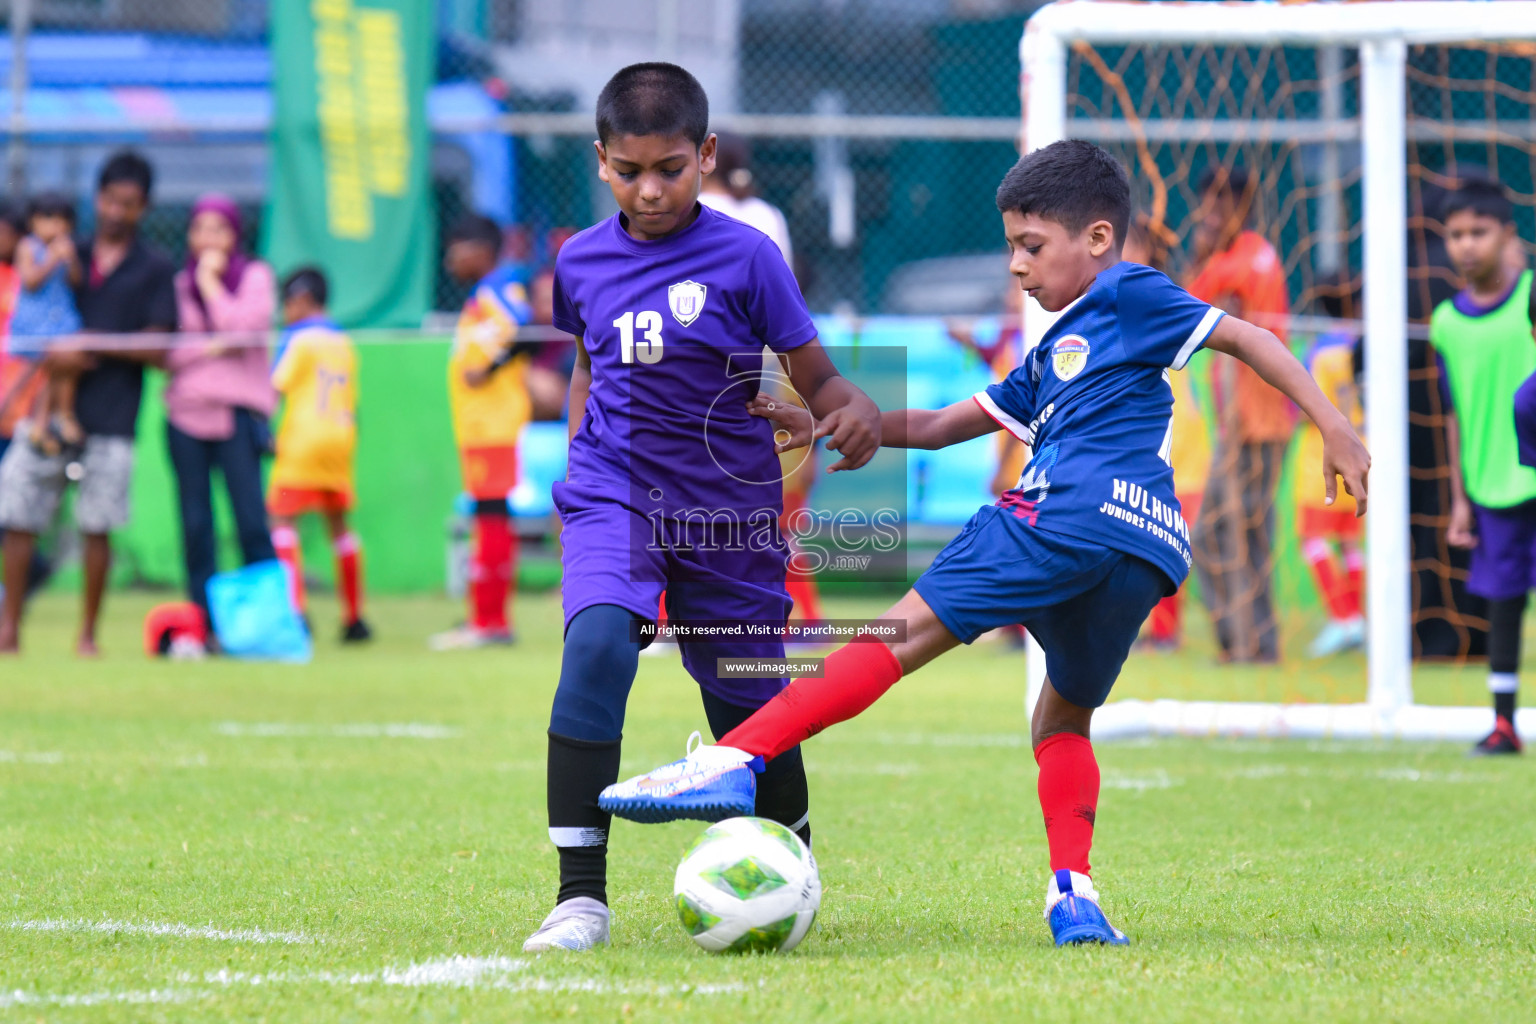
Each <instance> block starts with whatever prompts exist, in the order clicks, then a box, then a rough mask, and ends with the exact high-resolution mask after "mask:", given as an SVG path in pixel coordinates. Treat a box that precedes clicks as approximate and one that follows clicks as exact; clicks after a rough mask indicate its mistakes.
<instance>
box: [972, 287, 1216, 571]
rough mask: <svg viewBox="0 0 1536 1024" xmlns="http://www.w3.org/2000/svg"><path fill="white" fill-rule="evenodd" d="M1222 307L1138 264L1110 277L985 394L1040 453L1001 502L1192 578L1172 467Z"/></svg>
mask: <svg viewBox="0 0 1536 1024" xmlns="http://www.w3.org/2000/svg"><path fill="white" fill-rule="evenodd" d="M1221 317H1222V312H1221V310H1219V309H1217V308H1216V307H1214V306H1212V305H1210V304H1209V303H1206V302H1201V301H1200V300H1199V299H1196V298H1195V297H1194V296H1192V295H1190V294H1189V293H1188V292H1186V291H1185V290H1184V289H1182V288H1180V287H1179V286H1178V285H1176V284H1174V283H1173V282H1172V281H1170V280H1169V279H1168V277H1167V276H1166V275H1165V274H1162V273H1160V272H1159V271H1156V270H1153V269H1151V268H1150V267H1144V266H1141V265H1140V264H1136V263H1117V264H1116V265H1115V266H1113V267H1110V268H1109V269H1108V270H1105V271H1103V272H1101V273H1100V274H1099V276H1098V277H1097V278H1096V279H1095V280H1094V282H1093V284H1092V285H1091V286H1090V287H1089V289H1088V291H1087V292H1085V293H1084V294H1083V295H1082V296H1081V297H1079V298H1078V299H1077V301H1075V302H1073V303H1072V304H1071V305H1069V306H1068V307H1067V308H1066V309H1064V310H1062V312H1061V315H1060V316H1059V317H1058V318H1057V320H1056V323H1055V324H1053V325H1052V326H1051V328H1050V330H1048V331H1046V333H1045V337H1044V338H1042V339H1041V341H1040V344H1039V345H1038V346H1037V347H1036V348H1034V349H1032V350H1031V351H1030V352H1029V353H1027V354H1026V355H1025V357H1024V362H1023V364H1022V365H1021V366H1020V367H1019V368H1018V369H1016V370H1014V371H1013V372H1012V373H1010V374H1009V375H1008V376H1007V377H1006V378H1005V379H1003V380H1002V381H1001V382H999V383H997V384H993V385H992V386H991V387H989V388H987V390H985V391H983V392H980V393H979V394H977V395H976V401H977V403H978V404H980V405H981V407H982V408H983V409H984V410H986V412H987V414H988V415H990V416H991V417H992V418H993V419H995V420H996V421H997V422H998V423H999V424H1000V425H1001V426H1002V427H1003V428H1005V429H1006V430H1008V432H1009V433H1011V434H1013V435H1014V436H1015V437H1017V438H1018V439H1019V440H1021V441H1023V442H1024V443H1025V444H1027V445H1029V446H1030V447H1031V449H1033V455H1032V457H1031V458H1030V461H1029V463H1028V464H1027V465H1026V466H1025V467H1024V473H1023V475H1022V476H1021V477H1020V479H1019V483H1018V486H1016V487H1015V488H1014V489H1012V490H1010V491H1008V492H1007V493H1006V494H1004V495H1003V496H1002V497H1001V498H999V499H998V504H999V505H1000V506H1002V507H1003V508H1006V509H1009V510H1010V511H1011V512H1012V513H1013V514H1014V515H1015V516H1017V517H1018V518H1020V519H1023V520H1024V521H1026V522H1028V523H1029V524H1030V525H1031V526H1033V527H1035V528H1036V529H1039V530H1045V531H1048V532H1050V533H1053V534H1057V535H1060V536H1066V537H1071V538H1075V539H1077V540H1079V541H1081V542H1082V543H1085V544H1101V545H1103V546H1105V547H1109V548H1114V549H1116V550H1119V551H1124V552H1127V553H1128V554H1132V555H1136V556H1138V557H1140V558H1144V559H1146V560H1147V561H1149V562H1151V563H1152V564H1153V565H1156V566H1157V567H1159V568H1160V569H1162V570H1163V571H1164V572H1166V573H1167V574H1168V577H1169V578H1170V579H1171V580H1173V582H1174V583H1180V582H1182V581H1183V580H1184V577H1185V576H1187V575H1188V574H1189V565H1190V552H1189V525H1188V524H1187V523H1185V521H1184V517H1183V516H1182V515H1181V514H1180V511H1179V503H1178V499H1176V498H1175V497H1174V493H1173V466H1172V465H1171V464H1170V463H1169V449H1170V446H1171V438H1172V434H1171V429H1170V428H1171V425H1172V419H1173V392H1172V390H1171V389H1170V387H1169V385H1168V377H1167V371H1168V370H1169V369H1170V368H1172V369H1175V370H1179V369H1183V367H1184V365H1185V364H1186V363H1188V362H1189V359H1190V357H1191V356H1192V355H1194V354H1195V352H1197V351H1199V349H1200V346H1201V345H1203V344H1205V340H1206V339H1207V338H1209V337H1210V334H1211V331H1212V330H1213V329H1214V328H1215V327H1216V324H1217V322H1218V321H1219V320H1220V319H1221Z"/></svg>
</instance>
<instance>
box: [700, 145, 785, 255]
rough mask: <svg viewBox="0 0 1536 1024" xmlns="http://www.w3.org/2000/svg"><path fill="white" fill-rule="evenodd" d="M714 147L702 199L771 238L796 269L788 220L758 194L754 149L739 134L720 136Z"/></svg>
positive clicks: (710, 205)
mask: <svg viewBox="0 0 1536 1024" xmlns="http://www.w3.org/2000/svg"><path fill="white" fill-rule="evenodd" d="M716 138H717V139H718V140H719V141H718V142H717V143H716V146H715V170H714V173H713V174H707V175H705V176H704V183H703V185H701V186H700V190H699V202H701V203H703V204H704V205H705V206H707V207H709V208H710V209H712V210H718V211H719V212H721V213H723V214H725V215H726V216H728V217H734V218H736V219H737V220H739V221H741V222H742V223H743V224H750V225H752V226H753V227H754V228H757V230H759V231H761V232H762V233H763V234H765V235H767V236H768V237H769V238H771V239H773V244H774V245H776V246H778V247H779V251H780V252H782V253H783V254H784V262H785V263H788V264H789V266H790V269H794V266H795V260H794V250H793V249H791V247H790V243H789V221H787V220H785V219H784V214H783V212H782V211H780V210H779V208H778V207H777V206H774V205H773V204H772V203H770V202H768V200H766V199H763V198H762V197H760V196H759V195H758V194H757V176H756V175H755V174H753V173H752V149H751V147H750V146H748V145H747V140H746V139H743V138H742V137H741V136H739V135H729V134H724V135H718V136H716Z"/></svg>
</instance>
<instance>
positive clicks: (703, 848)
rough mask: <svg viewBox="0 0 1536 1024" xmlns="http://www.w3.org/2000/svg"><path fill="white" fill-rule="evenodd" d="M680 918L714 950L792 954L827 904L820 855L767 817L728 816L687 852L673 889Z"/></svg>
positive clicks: (705, 832)
mask: <svg viewBox="0 0 1536 1024" xmlns="http://www.w3.org/2000/svg"><path fill="white" fill-rule="evenodd" d="M672 895H673V896H674V897H675V898H676V900H677V916H678V917H679V918H681V919H682V922H683V930H684V931H686V932H687V933H688V934H689V935H691V936H692V937H693V941H694V942H697V943H698V944H699V945H700V946H703V947H704V948H705V949H707V950H709V951H710V952H711V953H723V952H727V951H729V952H737V953H745V952H755V953H771V952H775V951H779V952H788V951H789V950H791V949H794V948H795V947H796V946H797V945H799V944H800V940H801V939H803V938H805V933H806V932H808V931H810V930H811V922H813V921H815V920H816V911H817V910H818V909H820V907H821V875H820V874H819V873H818V872H817V871H816V858H815V857H813V856H811V851H810V849H809V848H808V847H807V846H806V845H805V844H804V843H802V842H801V841H800V837H799V836H797V835H795V834H794V833H793V832H791V831H790V830H789V829H787V828H785V827H784V826H783V825H780V824H779V823H778V822H776V821H769V820H768V819H767V818H727V819H726V820H725V821H721V822H717V823H716V824H713V825H711V826H709V828H707V829H705V830H704V834H703V835H701V836H699V838H698V839H697V840H695V841H694V844H693V845H692V846H691V847H689V848H688V852H687V853H686V854H684V855H683V862H682V863H681V864H679V865H678V866H677V881H676V882H675V883H674V885H673V887H672Z"/></svg>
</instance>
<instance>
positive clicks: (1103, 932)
mask: <svg viewBox="0 0 1536 1024" xmlns="http://www.w3.org/2000/svg"><path fill="white" fill-rule="evenodd" d="M1045 919H1046V921H1047V922H1049V924H1050V926H1051V934H1052V935H1053V936H1055V938H1056V945H1058V946H1075V945H1078V944H1080V943H1084V942H1097V943H1100V944H1102V945H1105V946H1129V945H1130V944H1131V940H1130V939H1128V938H1126V937H1125V933H1124V932H1122V931H1121V930H1120V929H1118V928H1116V927H1115V926H1114V925H1112V924H1110V923H1109V919H1108V918H1106V917H1105V916H1104V911H1102V910H1100V909H1099V894H1098V892H1096V891H1095V890H1094V888H1093V882H1092V881H1091V880H1090V879H1089V878H1088V876H1087V875H1080V874H1078V873H1077V872H1075V871H1068V870H1066V869H1065V868H1063V869H1061V870H1060V871H1056V872H1053V873H1052V875H1051V884H1050V886H1049V887H1048V888H1047V889H1046V891H1045Z"/></svg>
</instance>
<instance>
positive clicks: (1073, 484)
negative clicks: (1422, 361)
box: [599, 141, 1370, 945]
mask: <svg viewBox="0 0 1536 1024" xmlns="http://www.w3.org/2000/svg"><path fill="white" fill-rule="evenodd" d="M997 206H998V209H999V210H1000V211H1001V212H1002V216H1003V229H1004V233H1005V234H1006V236H1007V240H1008V248H1009V251H1010V253H1011V257H1010V265H1009V269H1010V270H1011V271H1012V272H1013V275H1014V277H1015V278H1017V279H1018V283H1019V286H1020V287H1021V288H1022V289H1023V290H1024V291H1025V292H1026V293H1027V294H1029V295H1032V296H1034V297H1035V299H1036V300H1038V301H1039V303H1040V305H1041V306H1042V307H1044V308H1045V309H1047V310H1050V311H1060V312H1061V317H1060V318H1059V319H1058V320H1057V322H1056V323H1055V324H1054V325H1053V326H1052V327H1051V328H1050V330H1048V331H1047V332H1046V334H1045V336H1044V338H1042V340H1041V342H1040V344H1039V346H1038V347H1036V348H1035V349H1033V350H1032V351H1031V352H1029V353H1028V354H1026V356H1025V359H1024V363H1023V365H1022V366H1020V367H1019V368H1018V369H1016V370H1014V371H1013V372H1012V373H1011V374H1009V376H1008V377H1007V379H1005V380H1004V381H1002V382H1001V383H998V384H993V385H992V386H991V387H989V388H987V389H986V390H985V391H983V392H981V393H979V394H977V395H976V396H975V397H974V399H968V400H966V401H964V402H959V403H957V404H955V405H952V406H950V407H949V408H947V409H941V410H937V411H928V410H922V409H904V410H900V411H897V412H887V413H885V414H884V416H883V417H882V423H881V434H882V443H883V444H885V445H887V446H890V447H897V448H929V449H934V448H943V447H946V446H948V445H952V444H959V443H961V442H963V441H966V440H969V439H971V438H974V437H979V436H981V435H983V434H987V433H991V432H992V431H995V430H997V429H998V428H999V427H1001V428H1003V429H1005V430H1007V431H1008V432H1009V433H1011V434H1012V435H1013V436H1014V437H1016V438H1018V439H1019V440H1020V441H1022V442H1024V443H1025V444H1026V445H1029V446H1030V447H1031V448H1032V449H1033V456H1032V458H1031V459H1030V461H1029V463H1028V464H1027V465H1026V467H1025V470H1024V474H1023V476H1022V477H1021V478H1020V480H1019V482H1018V484H1017V486H1015V487H1014V488H1013V489H1012V490H1009V491H1008V492H1006V493H1005V494H1003V496H1002V497H1001V498H1000V499H998V502H997V504H995V505H992V506H989V507H987V508H983V509H982V510H981V511H979V512H978V513H977V514H976V516H975V517H974V518H973V519H972V520H971V521H970V523H968V524H967V525H966V527H965V529H964V530H962V531H961V533H960V535H959V536H957V537H956V538H955V539H954V540H953V541H951V542H950V543H949V545H948V546H947V547H946V548H945V549H944V550H943V551H942V552H941V553H940V554H939V556H938V558H937V559H935V560H934V562H933V565H932V566H931V567H930V568H929V569H928V571H927V572H925V573H924V574H923V575H922V576H921V577H920V578H919V579H918V581H917V583H916V585H915V586H914V587H913V589H912V590H911V591H910V592H908V594H907V595H906V597H904V598H902V600H901V601H899V602H898V603H897V604H896V606H895V607H894V608H892V609H891V610H890V611H888V612H886V613H885V615H884V616H882V619H884V620H890V619H901V620H904V621H905V622H906V627H907V628H906V638H905V639H904V640H903V641H901V642H899V643H892V644H889V645H887V644H886V643H884V642H882V641H878V640H874V639H873V638H872V637H871V638H870V640H871V642H866V643H853V644H849V645H848V646H846V647H843V648H841V649H840V650H838V651H836V652H834V653H833V654H832V655H830V656H829V657H828V658H827V660H826V665H825V677H824V678H821V679H797V680H795V681H794V682H793V683H791V684H790V685H789V686H788V687H786V688H785V689H784V691H783V692H782V693H780V694H779V695H778V696H777V697H775V698H774V699H773V700H771V701H769V702H768V703H767V704H766V705H764V707H763V708H762V710H760V711H759V712H758V713H757V714H755V715H753V716H752V717H751V718H750V719H748V720H747V721H746V722H745V723H744V724H742V725H741V726H739V727H738V728H736V729H734V730H732V731H731V732H730V733H728V734H726V735H725V736H724V737H723V738H722V739H721V740H720V745H718V746H706V747H700V748H698V749H697V750H695V751H693V752H692V753H691V754H690V755H689V756H688V757H686V758H684V759H682V760H681V761H677V762H674V763H673V764H670V765H666V766H664V767H662V768H659V769H657V770H656V771H653V772H651V773H650V774H649V775H647V776H641V777H639V778H637V779H632V780H629V781H628V782H625V783H622V784H619V785H616V786H613V787H611V788H610V789H609V790H607V791H605V792H604V794H603V796H602V798H601V800H600V801H599V802H600V804H601V806H603V807H605V808H607V809H609V810H611V811H613V812H614V813H616V814H619V815H621V816H623V817H631V818H634V819H636V820H640V821H663V820H671V819H675V818H685V817H702V818H706V819H708V818H714V817H728V816H731V815H734V814H751V813H752V809H753V788H754V783H755V775H754V771H753V769H755V768H756V767H757V764H758V763H759V761H760V760H761V761H766V762H767V764H768V765H769V767H771V766H772V764H773V763H774V758H775V757H777V756H778V753H779V751H781V750H785V749H788V748H789V747H791V746H793V745H794V744H797V743H799V742H800V741H801V740H804V739H806V738H808V737H810V736H813V735H815V734H816V733H817V732H820V731H821V730H822V729H824V728H826V727H827V726H828V725H832V724H833V723H836V722H840V721H844V720H845V719H848V718H851V717H853V716H854V715H857V714H859V713H860V712H861V711H863V710H864V709H865V708H867V707H868V706H869V705H870V704H872V703H874V701H875V700H876V699H878V698H879V697H880V695H881V694H883V693H884V692H885V691H886V690H887V689H889V688H890V687H891V686H892V685H893V684H894V683H895V682H896V681H897V680H898V679H900V678H901V677H902V676H903V675H904V674H906V673H910V672H913V671H915V670H916V669H918V668H920V667H921V666H923V665H925V664H927V663H928V662H930V661H932V660H933V659H934V658H936V657H938V656H939V655H941V654H943V653H944V652H946V651H948V650H951V649H953V648H954V647H956V646H957V645H959V644H961V643H970V642H971V641H973V640H975V639H976V637H978V636H980V635H981V634H982V633H984V632H986V631H987V630H989V629H993V628H995V627H998V626H1002V625H1006V624H1010V623H1019V622H1022V623H1023V624H1024V625H1025V627H1026V628H1028V629H1029V631H1030V633H1031V634H1032V635H1033V636H1034V637H1035V638H1036V639H1037V640H1038V641H1039V642H1040V644H1041V646H1042V647H1044V648H1045V656H1046V666H1047V676H1046V680H1045V684H1044V688H1043V690H1042V692H1041V695H1040V701H1039V703H1038V704H1037V705H1036V706H1035V711H1034V721H1033V723H1032V727H1031V732H1032V740H1033V745H1034V753H1035V759H1036V761H1037V762H1038V764H1039V766H1040V776H1039V786H1038V788H1039V796H1040V806H1041V810H1042V812H1043V814H1044V817H1045V829H1046V837H1047V841H1048V844H1049V847H1050V866H1051V876H1050V880H1049V883H1048V886H1047V890H1046V909H1045V915H1046V919H1047V921H1048V922H1049V923H1050V927H1051V931H1052V934H1053V935H1054V937H1055V940H1056V943H1057V945H1065V944H1068V943H1081V942H1101V943H1110V944H1115V945H1121V944H1124V943H1125V942H1127V941H1128V940H1127V939H1126V938H1125V936H1124V934H1123V933H1121V932H1120V931H1119V930H1118V929H1115V928H1114V927H1112V926H1111V925H1110V924H1109V922H1108V920H1107V919H1106V918H1105V917H1104V914H1103V911H1102V910H1100V908H1099V905H1098V894H1097V893H1096V891H1095V890H1094V888H1093V885H1092V882H1091V881H1090V878H1089V865H1088V852H1089V848H1090V846H1091V844H1092V839H1093V825H1094V816H1095V813H1096V807H1097V803H1098V794H1099V769H1098V764H1097V762H1096V761H1095V759H1094V756H1093V748H1092V746H1091V744H1090V743H1089V741H1088V730H1089V724H1090V722H1091V721H1092V718H1093V712H1094V709H1095V708H1097V707H1099V706H1100V705H1101V704H1103V703H1104V701H1105V699H1106V698H1107V697H1108V695H1109V690H1110V687H1111V686H1113V685H1114V682H1115V678H1116V676H1117V675H1118V674H1119V672H1120V667H1121V665H1122V664H1124V662H1125V658H1126V655H1127V653H1128V652H1129V651H1130V648H1131V644H1132V642H1133V641H1134V640H1135V639H1136V634H1137V631H1138V630H1139V629H1140V628H1141V624H1142V621H1143V620H1144V619H1145V618H1146V616H1147V613H1148V612H1149V611H1151V609H1152V607H1153V605H1155V604H1156V603H1157V602H1158V601H1159V600H1160V599H1162V598H1163V597H1164V596H1165V595H1167V594H1169V593H1172V592H1173V591H1174V590H1175V589H1176V588H1177V586H1178V585H1179V583H1180V582H1181V581H1182V580H1183V579H1184V577H1185V575H1186V574H1187V573H1188V571H1189V562H1190V553H1189V529H1188V526H1187V524H1186V523H1185V522H1184V519H1183V517H1182V516H1181V515H1180V512H1179V506H1178V502H1177V500H1176V499H1175V497H1174V490H1173V469H1172V467H1171V466H1170V465H1169V464H1168V461H1167V460H1168V448H1169V423H1170V418H1171V413H1172V404H1173V396H1172V392H1171V391H1170V389H1169V386H1168V381H1167V377H1166V371H1167V370H1169V369H1179V368H1181V367H1183V366H1184V365H1185V364H1186V363H1187V362H1188V361H1189V358H1190V356H1192V355H1193V354H1194V353H1195V352H1196V351H1198V350H1199V349H1200V348H1201V347H1202V346H1203V347H1208V348H1211V349H1214V350H1216V351H1219V352H1226V353H1228V354H1230V355H1233V356H1236V357H1237V358H1238V359H1241V360H1242V361H1243V362H1245V363H1247V364H1248V365H1249V366H1252V367H1253V368H1254V369H1255V370H1256V371H1258V373H1259V375H1260V376H1261V377H1262V378H1263V379H1264V380H1266V381H1268V382H1269V383H1270V384H1271V385H1273V386H1274V387H1276V388H1279V389H1280V390H1281V391H1282V392H1284V393H1285V394H1286V395H1287V396H1289V397H1290V398H1291V399H1292V400H1294V401H1295V402H1296V404H1297V405H1299V406H1301V408H1302V409H1303V410H1305V411H1306V413H1307V415H1309V416H1310V417H1312V419H1313V421H1314V422H1315V423H1316V424H1317V425H1318V429H1319V430H1320V431H1321V432H1322V436H1323V446H1324V451H1323V465H1322V470H1323V478H1324V489H1325V491H1326V493H1327V495H1328V498H1329V499H1330V501H1331V500H1332V498H1333V497H1334V495H1335V493H1336V488H1337V480H1336V478H1337V477H1340V476H1342V477H1343V478H1344V487H1345V489H1346V490H1347V491H1348V492H1349V493H1350V494H1353V495H1354V496H1355V498H1356V501H1357V508H1358V510H1359V512H1361V513H1363V512H1364V511H1365V486H1366V471H1367V469H1368V467H1369V465H1370V457H1369V456H1368V455H1367V454H1366V450H1365V447H1364V445H1362V444H1361V443H1360V439H1359V438H1358V437H1356V436H1355V432H1354V430H1353V429H1352V428H1351V427H1350V425H1349V421H1348V420H1347V419H1345V418H1344V416H1343V414H1341V413H1340V412H1339V411H1338V410H1337V409H1335V408H1334V407H1333V405H1332V403H1330V402H1329V401H1328V399H1327V398H1326V397H1325V396H1324V395H1323V393H1322V392H1321V391H1320V390H1319V389H1318V387H1317V385H1316V384H1315V383H1314V382H1313V380H1312V378H1311V377H1310V376H1308V374H1307V372H1306V370H1305V369H1304V368H1303V367H1302V366H1301V364H1300V363H1299V362H1297V361H1296V359H1295V357H1294V356H1292V355H1291V353H1290V352H1289V350H1287V349H1286V347H1285V346H1284V345H1283V344H1281V343H1280V341H1279V340H1278V339H1277V338H1276V337H1275V336H1274V335H1273V334H1271V333H1270V332H1269V331H1267V330H1264V329H1263V328H1260V327H1255V326H1254V325H1252V324H1249V323H1247V322H1245V321H1243V320H1239V319H1238V318H1236V317H1232V316H1224V315H1223V313H1222V312H1221V310H1219V309H1216V308H1215V307H1213V306H1210V305H1208V304H1207V303H1204V302H1201V301H1199V300H1197V299H1195V298H1193V297H1191V296H1190V295H1189V293H1187V292H1185V291H1184V290H1183V289H1182V288H1179V287H1178V286H1177V285H1175V284H1174V283H1173V282H1172V281H1170V280H1169V279H1168V278H1167V277H1165V276H1164V275H1163V274H1161V273H1159V272H1158V271H1156V270H1152V269H1151V268H1149V267H1143V266H1138V265H1135V264H1131V263H1124V262H1121V260H1120V246H1121V240H1122V239H1123V238H1124V236H1125V232H1126V226H1127V221H1128V220H1129V217H1130V189H1129V185H1128V183H1127V180H1126V176H1125V171H1124V170H1123V169H1122V168H1121V167H1120V165H1119V164H1118V163H1116V162H1115V160H1114V158H1113V157H1111V156H1110V155H1109V154H1108V153H1106V152H1105V151H1104V150H1102V149H1100V148H1098V147H1097V146H1094V145H1092V144H1090V143H1086V142H1076V141H1068V142H1058V143H1055V144H1053V145H1051V146H1047V147H1046V148H1044V149H1041V150H1039V151H1037V152H1034V153H1031V154H1029V155H1028V156H1026V157H1024V158H1023V159H1021V160H1020V161H1019V162H1018V163H1017V164H1016V165H1015V166H1014V167H1013V169H1012V170H1010V171H1009V172H1008V174H1007V176H1006V177H1004V179H1003V183H1002V185H1001V186H1000V187H999V188H998V191H997ZM770 404H771V403H768V402H766V401H762V402H759V403H757V406H756V408H757V411H758V412H759V414H762V415H766V416H769V417H770V418H772V419H774V420H775V421H776V422H778V423H780V425H781V429H789V430H791V432H792V437H791V440H790V443H791V444H794V443H796V442H799V441H801V440H802V439H803V438H804V437H805V436H806V435H807V433H808V431H807V425H806V423H805V422H804V418H803V417H796V416H795V415H794V412H793V410H786V409H783V408H782V407H775V408H769V405H770Z"/></svg>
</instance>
